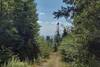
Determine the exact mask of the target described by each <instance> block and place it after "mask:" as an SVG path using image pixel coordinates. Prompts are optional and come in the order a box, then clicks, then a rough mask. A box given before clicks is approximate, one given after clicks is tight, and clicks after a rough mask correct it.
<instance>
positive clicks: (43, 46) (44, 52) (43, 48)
mask: <svg viewBox="0 0 100 67" xmlns="http://www.w3.org/2000/svg"><path fill="white" fill-rule="evenodd" d="M37 41H38V44H39V48H40V56H41V57H42V58H48V57H49V54H50V53H51V52H52V48H51V46H50V45H52V44H49V43H48V42H46V40H45V39H44V38H43V37H40V36H39V37H38V38H37Z"/></svg>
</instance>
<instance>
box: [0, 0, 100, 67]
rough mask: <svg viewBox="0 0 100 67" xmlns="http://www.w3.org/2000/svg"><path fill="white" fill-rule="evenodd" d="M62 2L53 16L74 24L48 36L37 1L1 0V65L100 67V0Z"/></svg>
mask: <svg viewBox="0 0 100 67" xmlns="http://www.w3.org/2000/svg"><path fill="white" fill-rule="evenodd" d="M62 3H64V4H65V5H66V6H61V8H60V9H58V10H55V11H53V10H52V11H53V13H52V15H53V16H54V19H57V20H58V19H60V18H62V17H63V18H65V19H66V22H67V20H68V19H69V18H70V20H71V21H72V22H69V23H71V24H72V25H71V26H70V28H67V26H64V27H63V33H62V34H60V33H61V31H60V30H59V28H60V23H59V22H58V23H57V24H56V26H57V27H56V28H57V29H56V31H55V32H54V33H55V35H54V36H53V37H52V36H46V37H44V36H41V35H40V33H39V31H40V28H41V25H40V24H39V23H38V20H39V18H38V13H37V5H38V4H37V3H36V2H35V0H0V67H100V0H62ZM55 4H56V3H55Z"/></svg>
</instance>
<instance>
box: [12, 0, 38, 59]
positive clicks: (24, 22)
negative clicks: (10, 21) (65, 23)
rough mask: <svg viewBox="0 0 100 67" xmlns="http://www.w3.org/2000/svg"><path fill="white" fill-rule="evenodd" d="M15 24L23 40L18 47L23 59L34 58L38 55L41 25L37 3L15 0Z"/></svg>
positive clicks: (28, 0)
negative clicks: (38, 21) (39, 23)
mask: <svg viewBox="0 0 100 67" xmlns="http://www.w3.org/2000/svg"><path fill="white" fill-rule="evenodd" d="M13 15H14V25H15V27H16V30H17V34H18V35H19V37H20V39H21V42H20V44H19V46H18V48H17V49H16V52H18V53H19V57H20V58H21V59H22V60H25V59H29V60H33V59H36V58H37V57H38V53H39V48H38V45H37V43H36V36H37V35H38V31H39V25H38V23H37V20H38V18H37V14H36V4H35V3H34V1H33V0H26V1H24V0H15V8H14V13H13Z"/></svg>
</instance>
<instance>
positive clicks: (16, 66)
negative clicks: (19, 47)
mask: <svg viewBox="0 0 100 67" xmlns="http://www.w3.org/2000/svg"><path fill="white" fill-rule="evenodd" d="M2 67H32V65H31V64H30V63H28V62H27V61H25V62H21V61H20V60H19V59H17V58H12V59H11V60H9V61H8V63H4V65H2Z"/></svg>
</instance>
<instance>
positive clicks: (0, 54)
mask: <svg viewBox="0 0 100 67" xmlns="http://www.w3.org/2000/svg"><path fill="white" fill-rule="evenodd" d="M12 56H13V53H12V51H10V50H9V49H7V48H5V47H3V46H2V47H1V48H0V65H1V64H3V63H4V62H5V63H6V62H7V61H8V60H9V59H10V58H12Z"/></svg>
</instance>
